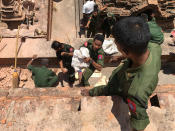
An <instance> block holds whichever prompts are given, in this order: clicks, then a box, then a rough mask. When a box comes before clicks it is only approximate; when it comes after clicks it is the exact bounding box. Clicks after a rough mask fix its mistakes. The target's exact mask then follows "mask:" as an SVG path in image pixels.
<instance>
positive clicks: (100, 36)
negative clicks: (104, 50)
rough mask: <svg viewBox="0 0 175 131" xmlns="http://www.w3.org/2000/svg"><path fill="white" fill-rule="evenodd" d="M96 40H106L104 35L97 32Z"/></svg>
mask: <svg viewBox="0 0 175 131" xmlns="http://www.w3.org/2000/svg"><path fill="white" fill-rule="evenodd" d="M95 40H99V41H101V42H102V43H103V41H104V36H103V35H101V34H96V35H95V37H94V41H95Z"/></svg>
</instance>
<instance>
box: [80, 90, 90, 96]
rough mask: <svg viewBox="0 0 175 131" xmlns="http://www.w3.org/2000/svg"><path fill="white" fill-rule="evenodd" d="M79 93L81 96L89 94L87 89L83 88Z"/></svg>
mask: <svg viewBox="0 0 175 131" xmlns="http://www.w3.org/2000/svg"><path fill="white" fill-rule="evenodd" d="M81 95H82V96H89V89H83V90H81Z"/></svg>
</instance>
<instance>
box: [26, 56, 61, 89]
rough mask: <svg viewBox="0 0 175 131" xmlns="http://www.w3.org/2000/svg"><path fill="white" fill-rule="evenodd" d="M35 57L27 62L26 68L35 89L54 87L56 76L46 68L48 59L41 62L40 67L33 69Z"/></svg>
mask: <svg viewBox="0 0 175 131" xmlns="http://www.w3.org/2000/svg"><path fill="white" fill-rule="evenodd" d="M36 57H37V56H36V55H34V56H33V58H32V59H31V60H30V61H29V62H28V64H27V68H28V69H29V70H30V71H31V72H32V79H33V80H34V83H35V86H36V87H54V86H56V83H57V81H58V77H57V75H56V74H55V73H54V72H53V71H51V70H49V69H48V68H46V66H48V59H43V60H41V64H42V65H43V66H42V67H35V66H33V65H31V64H32V62H33V60H35V59H36Z"/></svg>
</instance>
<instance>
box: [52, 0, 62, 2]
mask: <svg viewBox="0 0 175 131" xmlns="http://www.w3.org/2000/svg"><path fill="white" fill-rule="evenodd" d="M53 1H54V2H61V1H62V0H53Z"/></svg>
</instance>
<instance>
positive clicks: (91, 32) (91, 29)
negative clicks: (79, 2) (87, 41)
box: [85, 6, 107, 38]
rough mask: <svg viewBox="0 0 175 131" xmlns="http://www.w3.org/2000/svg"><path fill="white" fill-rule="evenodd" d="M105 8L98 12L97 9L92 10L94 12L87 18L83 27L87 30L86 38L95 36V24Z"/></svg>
mask: <svg viewBox="0 0 175 131" xmlns="http://www.w3.org/2000/svg"><path fill="white" fill-rule="evenodd" d="M106 8H107V6H104V7H103V8H102V9H101V10H100V11H98V9H97V8H94V11H93V12H92V14H91V15H90V16H89V19H88V22H87V25H86V26H85V28H87V38H90V37H91V38H92V37H94V36H95V34H96V30H97V22H98V21H99V19H100V15H101V13H102V11H104V10H105V9H106Z"/></svg>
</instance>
